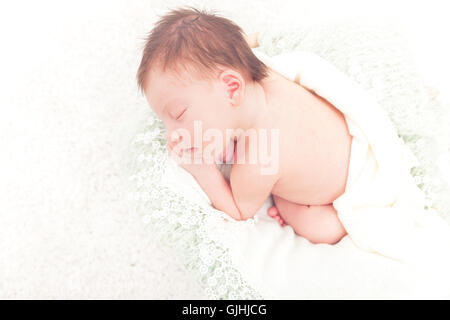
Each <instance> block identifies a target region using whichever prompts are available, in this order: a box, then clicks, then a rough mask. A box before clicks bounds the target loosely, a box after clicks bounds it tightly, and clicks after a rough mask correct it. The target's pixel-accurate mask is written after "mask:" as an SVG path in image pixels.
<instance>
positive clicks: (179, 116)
mask: <svg viewBox="0 0 450 320" xmlns="http://www.w3.org/2000/svg"><path fill="white" fill-rule="evenodd" d="M186 110H187V108H185V109H184V110H183V111H182V112H181V113H180V114H179V115H178V117H177V118H176V120H178V119H180V118H181V116H182V115H183V114H184V113H185V112H186Z"/></svg>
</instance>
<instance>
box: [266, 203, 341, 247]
mask: <svg viewBox="0 0 450 320" xmlns="http://www.w3.org/2000/svg"><path fill="white" fill-rule="evenodd" d="M273 201H274V203H275V206H273V207H271V208H269V209H268V210H267V214H268V215H269V216H271V217H273V218H275V219H277V220H278V222H279V223H280V224H281V225H282V226H283V225H286V224H288V225H290V226H291V227H292V228H293V229H294V231H295V233H297V234H298V235H300V236H302V237H304V238H306V239H308V240H309V241H310V242H312V243H328V244H334V243H336V242H338V241H339V240H341V239H342V237H344V236H345V235H346V234H347V232H346V231H345V229H344V227H343V226H342V223H341V222H340V220H339V218H338V216H337V212H336V210H335V209H334V207H333V204H328V205H321V206H305V205H301V204H297V203H294V202H290V201H288V200H285V199H283V198H280V197H278V196H275V195H274V196H273Z"/></svg>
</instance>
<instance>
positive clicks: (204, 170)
mask: <svg viewBox="0 0 450 320" xmlns="http://www.w3.org/2000/svg"><path fill="white" fill-rule="evenodd" d="M166 146H167V150H168V152H169V156H170V157H171V158H172V159H174V160H175V162H176V163H178V165H180V166H181V167H182V168H183V169H185V170H186V171H187V172H189V173H190V174H192V175H193V176H194V177H196V178H197V177H199V176H207V175H208V174H210V173H211V171H215V170H219V169H218V168H217V165H216V163H215V162H212V163H210V162H208V161H205V159H203V157H202V153H201V152H200V150H198V149H197V148H190V149H185V150H179V152H178V153H177V152H175V148H174V146H173V144H171V143H167V145H166Z"/></svg>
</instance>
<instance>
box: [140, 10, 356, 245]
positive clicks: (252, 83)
mask: <svg viewBox="0 0 450 320" xmlns="http://www.w3.org/2000/svg"><path fill="white" fill-rule="evenodd" d="M137 81H138V85H139V88H140V90H141V91H142V92H143V93H144V94H145V97H146V99H147V102H148V103H149V105H150V106H151V108H152V109H153V111H154V112H155V113H156V115H157V116H158V117H159V118H160V119H161V120H162V121H163V123H164V125H165V128H166V134H167V140H168V143H167V147H168V150H169V152H170V154H171V155H172V156H173V157H174V159H176V160H177V161H178V163H179V164H180V165H181V166H182V167H183V168H184V169H185V170H187V171H188V172H189V173H190V174H192V176H193V177H194V178H195V179H196V181H197V182H198V184H199V185H200V186H201V188H202V189H203V190H204V192H205V193H206V194H207V195H208V197H209V199H210V200H211V202H212V204H213V206H214V207H215V208H216V209H218V210H220V211H223V212H225V213H226V214H228V215H230V216H231V217H232V218H234V219H236V220H246V219H249V218H252V217H253V216H254V215H255V214H256V212H257V211H258V209H260V208H261V206H262V205H263V203H264V201H265V199H266V198H267V197H269V196H270V195H272V196H273V200H274V206H273V207H271V208H269V209H268V211H267V214H268V215H269V216H271V217H273V218H274V219H276V220H277V221H278V222H279V223H280V225H281V226H285V225H290V226H291V227H292V228H293V230H294V231H295V232H296V233H297V234H298V235H300V236H302V237H304V238H306V239H308V240H309V241H310V242H312V243H328V244H334V243H336V242H338V241H339V240H340V239H341V238H342V237H343V236H344V235H346V231H345V229H344V227H343V225H342V224H341V222H340V220H339V219H338V216H337V212H336V210H335V209H334V207H333V204H332V203H333V201H334V200H335V199H337V198H338V197H339V196H340V195H341V194H343V193H344V191H345V186H346V182H347V176H348V168H349V159H350V150H351V143H352V136H351V135H350V133H349V131H348V128H347V124H346V121H345V119H344V116H343V114H342V113H341V112H340V111H339V110H338V109H336V108H335V107H334V106H333V105H331V104H330V103H329V102H328V101H326V100H325V99H323V98H321V97H320V96H318V95H316V94H314V93H313V92H311V91H309V90H308V89H306V88H305V87H303V86H302V85H300V84H299V82H298V83H297V82H294V81H291V80H289V79H287V78H285V77H284V76H283V75H281V74H280V73H278V72H277V71H275V70H274V69H272V68H270V67H268V66H266V65H265V64H264V63H263V62H262V61H260V60H259V59H258V58H257V57H256V56H255V55H254V53H253V52H252V50H251V47H250V45H249V43H248V42H247V39H246V37H245V35H244V33H243V31H242V29H241V28H240V27H239V26H237V25H236V24H234V23H233V22H232V21H230V20H228V19H226V18H223V17H220V16H218V15H216V14H212V13H207V12H205V11H201V10H197V9H194V8H190V7H188V8H181V9H176V10H172V11H170V12H169V13H168V14H166V15H164V16H163V17H162V18H161V19H160V20H159V21H158V22H157V24H156V25H155V27H154V29H153V30H152V31H151V32H150V34H149V35H148V38H147V41H146V44H145V47H144V51H143V56H142V61H141V63H140V66H139V70H138V73H137ZM267 154H270V157H268V156H267ZM265 155H266V156H265ZM221 162H222V163H231V164H232V169H231V173H230V179H229V181H228V180H227V179H225V178H224V176H223V175H222V173H221V172H220V170H219V168H218V166H217V163H221Z"/></svg>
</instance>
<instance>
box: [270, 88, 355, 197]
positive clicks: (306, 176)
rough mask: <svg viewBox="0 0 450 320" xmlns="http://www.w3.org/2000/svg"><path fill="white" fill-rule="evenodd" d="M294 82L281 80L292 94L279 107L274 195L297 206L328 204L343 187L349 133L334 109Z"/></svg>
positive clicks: (347, 157) (350, 138)
mask: <svg viewBox="0 0 450 320" xmlns="http://www.w3.org/2000/svg"><path fill="white" fill-rule="evenodd" d="M292 84H293V85H294V86H290V85H287V86H286V84H285V87H288V88H285V90H290V93H291V94H289V95H287V96H289V98H288V99H286V100H285V101H284V103H283V105H280V106H278V107H279V108H280V109H279V110H283V111H282V112H281V113H280V117H279V118H278V119H277V121H279V123H278V127H279V128H280V149H279V153H280V158H279V165H280V167H279V168H280V179H279V180H278V182H277V183H276V184H275V186H274V188H273V190H272V194H274V195H276V196H279V197H281V198H284V199H286V200H288V201H291V202H294V203H298V204H304V205H325V204H330V203H332V202H333V201H334V200H335V199H337V198H338V197H339V196H340V195H341V194H342V193H344V191H345V185H346V182H347V176H348V166H349V159H350V150H351V142H352V136H351V135H350V133H349V132H348V128H347V124H346V121H345V119H344V116H343V114H342V113H341V112H340V111H339V110H338V109H337V108H335V107H334V106H333V105H332V104H330V103H329V102H328V101H326V100H325V99H323V98H322V97H320V96H318V95H316V94H314V93H312V92H310V91H308V90H307V89H306V88H304V87H303V86H300V85H298V84H296V83H292ZM283 90H284V89H283ZM286 92H288V91H286Z"/></svg>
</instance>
